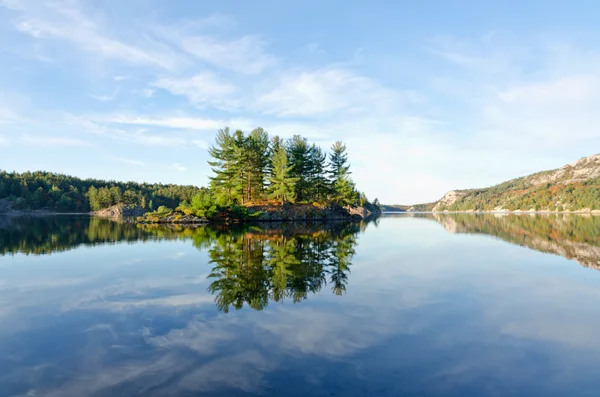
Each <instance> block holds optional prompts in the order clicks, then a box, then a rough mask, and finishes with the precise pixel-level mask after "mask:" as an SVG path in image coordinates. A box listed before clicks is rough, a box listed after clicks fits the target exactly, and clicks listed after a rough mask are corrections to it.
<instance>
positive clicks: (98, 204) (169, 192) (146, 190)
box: [0, 171, 201, 212]
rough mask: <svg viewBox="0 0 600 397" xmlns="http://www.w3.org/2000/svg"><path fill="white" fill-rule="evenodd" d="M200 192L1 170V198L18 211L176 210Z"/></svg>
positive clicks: (183, 187)
mask: <svg viewBox="0 0 600 397" xmlns="http://www.w3.org/2000/svg"><path fill="white" fill-rule="evenodd" d="M200 191H201V189H200V188H198V187H196V186H181V185H172V184H148V183H136V182H116V181H104V180H99V179H80V178H76V177H72V176H68V175H62V174H56V173H51V172H43V171H37V172H24V173H17V172H10V173H9V172H5V171H0V199H9V200H10V201H11V202H12V207H13V208H15V209H46V210H51V211H58V212H88V211H90V210H91V211H96V210H100V209H103V208H108V207H111V206H113V205H116V204H125V205H133V206H138V207H142V208H146V209H148V210H153V209H155V208H158V207H159V206H168V207H171V208H174V207H175V206H177V205H178V204H179V203H180V202H182V201H186V200H191V198H192V197H193V196H194V195H196V194H197V193H198V192H200Z"/></svg>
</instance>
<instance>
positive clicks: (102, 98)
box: [90, 87, 120, 102]
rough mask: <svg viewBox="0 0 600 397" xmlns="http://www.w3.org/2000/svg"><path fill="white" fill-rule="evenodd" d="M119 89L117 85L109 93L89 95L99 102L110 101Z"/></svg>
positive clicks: (114, 97)
mask: <svg viewBox="0 0 600 397" xmlns="http://www.w3.org/2000/svg"><path fill="white" fill-rule="evenodd" d="M119 91H120V89H119V88H118V87H117V88H115V90H114V91H113V92H112V94H110V95H90V97H92V98H94V99H95V100H97V101H100V102H110V101H114V100H115V99H116V97H117V95H118V94H119Z"/></svg>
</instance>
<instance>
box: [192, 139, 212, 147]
mask: <svg viewBox="0 0 600 397" xmlns="http://www.w3.org/2000/svg"><path fill="white" fill-rule="evenodd" d="M192 143H193V144H194V145H196V146H198V147H199V148H201V149H208V148H209V146H210V145H209V144H208V142H206V141H205V140H202V139H194V140H192Z"/></svg>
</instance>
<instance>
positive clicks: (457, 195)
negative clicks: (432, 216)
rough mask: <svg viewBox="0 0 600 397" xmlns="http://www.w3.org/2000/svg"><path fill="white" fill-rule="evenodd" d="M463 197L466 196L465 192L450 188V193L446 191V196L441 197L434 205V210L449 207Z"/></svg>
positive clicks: (437, 210)
mask: <svg viewBox="0 0 600 397" xmlns="http://www.w3.org/2000/svg"><path fill="white" fill-rule="evenodd" d="M463 197H465V193H463V192H458V191H456V190H450V191H449V192H448V193H446V194H445V195H444V197H442V198H441V199H440V201H438V202H437V204H436V205H435V207H433V210H432V211H433V212H439V208H440V207H447V206H449V205H452V204H454V203H455V202H457V201H458V200H460V199H462V198H463Z"/></svg>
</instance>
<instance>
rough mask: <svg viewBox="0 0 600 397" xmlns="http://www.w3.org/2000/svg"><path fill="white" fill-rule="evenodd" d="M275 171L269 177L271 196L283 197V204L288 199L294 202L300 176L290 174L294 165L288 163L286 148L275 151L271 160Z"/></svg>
mask: <svg viewBox="0 0 600 397" xmlns="http://www.w3.org/2000/svg"><path fill="white" fill-rule="evenodd" d="M271 163H272V166H273V173H272V175H271V177H270V178H269V182H270V183H271V185H270V186H269V196H270V197H271V198H276V199H281V204H283V203H284V202H285V201H286V200H287V201H290V202H292V203H293V202H294V201H295V199H296V183H297V182H298V180H299V178H294V177H291V176H290V172H291V170H292V166H291V165H288V159H287V153H286V151H285V149H283V148H279V149H277V151H275V152H274V153H273V158H272V160H271Z"/></svg>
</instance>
